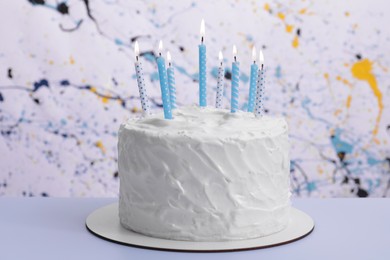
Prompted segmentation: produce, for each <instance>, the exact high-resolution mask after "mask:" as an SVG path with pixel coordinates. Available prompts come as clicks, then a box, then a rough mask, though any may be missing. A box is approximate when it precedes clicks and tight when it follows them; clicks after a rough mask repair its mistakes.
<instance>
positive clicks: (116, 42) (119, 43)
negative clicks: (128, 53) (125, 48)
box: [115, 38, 123, 45]
mask: <svg viewBox="0 0 390 260" xmlns="http://www.w3.org/2000/svg"><path fill="white" fill-rule="evenodd" d="M115 44H116V45H123V42H122V40H120V39H118V38H115Z"/></svg>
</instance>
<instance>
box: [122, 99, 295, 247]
mask: <svg viewBox="0 0 390 260" xmlns="http://www.w3.org/2000/svg"><path fill="white" fill-rule="evenodd" d="M173 118H174V119H173V120H164V118H163V116H162V115H161V114H154V115H150V116H148V117H143V118H139V119H129V120H128V121H127V122H126V123H124V124H122V125H121V127H120V130H119V143H118V151H119V159H118V166H119V177H120V197H119V219H120V223H121V224H122V226H124V227H125V228H127V229H130V230H133V231H135V232H138V233H142V234H145V235H148V236H153V237H158V238H164V239H174V240H189V241H223V240H238V239H249V238H256V237H261V236H267V235H270V234H273V233H276V232H278V231H281V230H283V229H284V228H285V227H286V226H287V225H288V222H289V211H290V195H291V193H290V179H289V178H290V177H289V171H290V160H289V140H288V127H287V123H286V121H285V120H284V119H283V118H282V117H269V116H263V117H261V118H256V117H255V115H254V114H253V113H248V112H243V111H237V112H236V113H230V111H228V110H225V109H216V108H211V107H204V108H200V107H198V106H189V107H183V108H179V109H176V110H174V111H173Z"/></svg>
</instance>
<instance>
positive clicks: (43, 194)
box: [41, 192, 49, 197]
mask: <svg viewBox="0 0 390 260" xmlns="http://www.w3.org/2000/svg"><path fill="white" fill-rule="evenodd" d="M41 196H42V197H49V194H47V193H46V192H42V193H41Z"/></svg>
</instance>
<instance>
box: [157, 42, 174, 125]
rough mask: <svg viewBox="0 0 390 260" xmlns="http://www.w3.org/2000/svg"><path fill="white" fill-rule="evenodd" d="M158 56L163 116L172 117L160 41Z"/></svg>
mask: <svg viewBox="0 0 390 260" xmlns="http://www.w3.org/2000/svg"><path fill="white" fill-rule="evenodd" d="M158 49H159V56H158V57H157V66H158V75H159V77H160V88H161V98H162V102H163V108H164V118H165V119H172V108H171V101H170V98H169V89H168V81H167V70H166V68H165V60H164V58H163V57H162V55H161V52H162V49H163V45H162V41H160V44H159V48H158Z"/></svg>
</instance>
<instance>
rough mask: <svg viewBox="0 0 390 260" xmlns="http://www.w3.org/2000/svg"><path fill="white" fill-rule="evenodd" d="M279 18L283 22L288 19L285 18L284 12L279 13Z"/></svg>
mask: <svg viewBox="0 0 390 260" xmlns="http://www.w3.org/2000/svg"><path fill="white" fill-rule="evenodd" d="M278 17H279V19H280V20H283V21H284V19H285V18H286V16H285V15H284V13H282V12H279V13H278Z"/></svg>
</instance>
